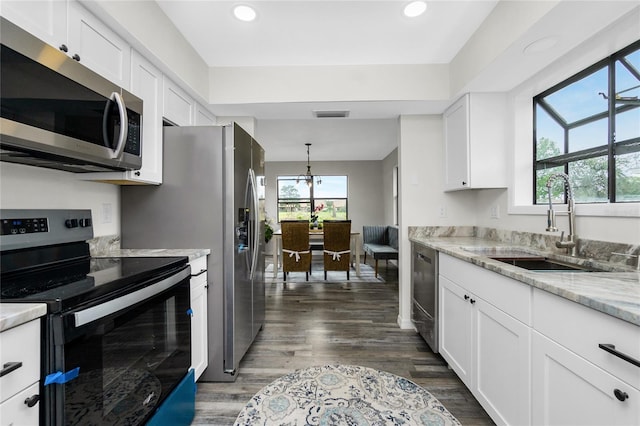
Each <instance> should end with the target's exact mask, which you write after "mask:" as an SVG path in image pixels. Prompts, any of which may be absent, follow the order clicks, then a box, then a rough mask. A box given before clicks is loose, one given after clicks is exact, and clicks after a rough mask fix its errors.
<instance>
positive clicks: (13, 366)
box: [0, 361, 22, 377]
mask: <svg viewBox="0 0 640 426" xmlns="http://www.w3.org/2000/svg"><path fill="white" fill-rule="evenodd" d="M20 367H22V362H20V361H18V362H6V363H5V364H4V365H3V366H2V370H0V377H2V376H6V375H7V374H9V373H11V372H12V371H15V370H17V369H18V368H20Z"/></svg>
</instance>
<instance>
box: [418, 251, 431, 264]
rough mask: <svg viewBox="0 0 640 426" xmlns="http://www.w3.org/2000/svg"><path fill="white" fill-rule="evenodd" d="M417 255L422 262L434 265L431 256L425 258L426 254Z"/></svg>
mask: <svg viewBox="0 0 640 426" xmlns="http://www.w3.org/2000/svg"><path fill="white" fill-rule="evenodd" d="M416 255H417V256H418V259H420V260H422V261H424V262H427V263H433V262H432V260H431V258H430V257H429V256H425V255H424V254H422V253H416Z"/></svg>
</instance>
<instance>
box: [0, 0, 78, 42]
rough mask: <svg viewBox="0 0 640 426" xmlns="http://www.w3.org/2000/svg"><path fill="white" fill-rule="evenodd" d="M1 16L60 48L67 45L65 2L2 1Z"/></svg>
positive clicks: (48, 0) (56, 0)
mask: <svg viewBox="0 0 640 426" xmlns="http://www.w3.org/2000/svg"><path fill="white" fill-rule="evenodd" d="M1 6H2V16H4V17H5V18H7V19H8V20H10V21H11V22H13V23H14V24H16V25H18V26H19V27H21V28H23V29H25V30H26V31H28V32H29V33H31V34H33V35H35V36H36V37H38V38H39V39H40V40H42V41H44V42H45V43H49V44H50V45H52V46H54V47H55V48H60V46H62V45H63V44H66V43H67V2H66V1H60V0H38V1H35V0H34V1H25V0H19V1H18V0H8V1H7V0H3V1H2V5H1Z"/></svg>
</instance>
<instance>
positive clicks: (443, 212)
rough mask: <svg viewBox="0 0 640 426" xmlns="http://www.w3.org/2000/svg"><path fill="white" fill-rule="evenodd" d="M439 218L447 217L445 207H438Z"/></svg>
mask: <svg viewBox="0 0 640 426" xmlns="http://www.w3.org/2000/svg"><path fill="white" fill-rule="evenodd" d="M440 217H447V206H444V205H443V206H440Z"/></svg>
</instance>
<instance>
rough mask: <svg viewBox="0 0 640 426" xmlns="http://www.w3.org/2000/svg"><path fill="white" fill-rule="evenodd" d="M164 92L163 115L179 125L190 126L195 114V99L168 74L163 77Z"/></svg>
mask: <svg viewBox="0 0 640 426" xmlns="http://www.w3.org/2000/svg"><path fill="white" fill-rule="evenodd" d="M163 93H164V98H163V101H164V107H163V112H162V113H163V116H164V117H165V118H166V119H167V120H169V121H171V122H172V123H174V124H176V125H178V126H190V125H191V124H192V123H193V116H194V101H193V99H191V97H190V96H189V95H187V94H186V93H185V91H184V90H182V89H181V88H180V87H178V85H177V84H175V83H174V82H173V81H171V80H170V79H169V78H167V77H166V76H165V77H164V79H163Z"/></svg>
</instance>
